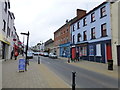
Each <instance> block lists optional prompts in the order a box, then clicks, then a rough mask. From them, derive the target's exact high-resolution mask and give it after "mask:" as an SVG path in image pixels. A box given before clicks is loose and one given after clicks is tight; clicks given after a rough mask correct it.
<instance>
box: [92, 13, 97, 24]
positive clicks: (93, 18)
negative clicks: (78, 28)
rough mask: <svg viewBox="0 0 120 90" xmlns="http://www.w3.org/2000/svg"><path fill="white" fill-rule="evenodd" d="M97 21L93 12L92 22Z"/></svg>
mask: <svg viewBox="0 0 120 90" xmlns="http://www.w3.org/2000/svg"><path fill="white" fill-rule="evenodd" d="M95 21H96V20H95V12H93V13H92V14H91V22H95Z"/></svg>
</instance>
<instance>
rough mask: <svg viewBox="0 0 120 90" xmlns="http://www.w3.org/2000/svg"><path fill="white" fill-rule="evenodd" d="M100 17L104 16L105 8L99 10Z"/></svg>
mask: <svg viewBox="0 0 120 90" xmlns="http://www.w3.org/2000/svg"><path fill="white" fill-rule="evenodd" d="M100 16H101V18H102V17H105V16H106V6H103V7H101V8H100Z"/></svg>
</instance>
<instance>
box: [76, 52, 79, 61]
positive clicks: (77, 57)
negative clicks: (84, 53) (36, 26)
mask: <svg viewBox="0 0 120 90" xmlns="http://www.w3.org/2000/svg"><path fill="white" fill-rule="evenodd" d="M76 61H79V52H78V51H77V52H76Z"/></svg>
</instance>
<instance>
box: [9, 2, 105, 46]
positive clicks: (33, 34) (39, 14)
mask: <svg viewBox="0 0 120 90" xmlns="http://www.w3.org/2000/svg"><path fill="white" fill-rule="evenodd" d="M97 1H98V0H96V1H95V0H11V11H12V12H14V14H15V17H16V19H15V26H16V29H17V32H18V35H19V36H20V40H21V41H22V40H23V36H22V35H20V33H21V32H28V30H29V31H30V46H32V45H35V44H37V43H38V42H39V41H43V42H45V41H46V40H48V39H49V38H53V36H54V35H53V33H54V32H55V31H56V30H57V29H59V28H60V27H61V26H62V25H64V24H65V21H66V19H69V20H70V19H72V18H74V17H75V16H76V9H78V8H79V9H85V10H86V9H87V10H90V9H92V8H94V7H95V6H96V5H98V3H100V2H102V1H103V0H99V2H97Z"/></svg>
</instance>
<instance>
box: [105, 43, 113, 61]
mask: <svg viewBox="0 0 120 90" xmlns="http://www.w3.org/2000/svg"><path fill="white" fill-rule="evenodd" d="M106 55H107V60H111V59H112V50H111V45H110V44H109V43H107V44H106Z"/></svg>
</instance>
